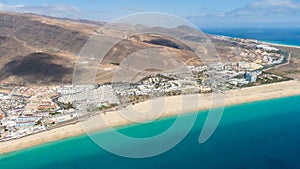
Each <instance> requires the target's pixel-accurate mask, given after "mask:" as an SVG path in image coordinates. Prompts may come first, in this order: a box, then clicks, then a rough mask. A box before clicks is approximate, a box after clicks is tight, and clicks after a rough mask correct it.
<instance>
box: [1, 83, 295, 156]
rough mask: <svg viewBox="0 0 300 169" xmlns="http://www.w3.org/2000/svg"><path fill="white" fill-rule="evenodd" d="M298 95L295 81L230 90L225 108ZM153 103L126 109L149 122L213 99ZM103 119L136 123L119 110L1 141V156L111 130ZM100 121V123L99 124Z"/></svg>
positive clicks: (114, 123) (112, 123) (195, 108)
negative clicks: (160, 109) (156, 106)
mask: <svg viewBox="0 0 300 169" xmlns="http://www.w3.org/2000/svg"><path fill="white" fill-rule="evenodd" d="M294 95H300V81H296V80H291V81H286V82H279V83H273V84H267V85H261V86H254V87H248V88H242V89H237V90H230V91H227V92H226V93H225V97H226V98H225V102H224V104H225V106H231V105H238V104H243V103H247V102H254V101H261V100H268V99H274V98H281V97H288V96H294ZM183 97H185V99H186V101H187V102H185V103H184V109H182V107H181V103H182V102H181V101H182V98H183ZM195 97H198V98H199V99H200V102H199V103H201V104H195V102H192V101H191V100H193V99H194V98H195ZM189 99H190V100H189ZM151 101H152V102H153V103H158V104H159V103H164V105H163V106H164V109H163V112H162V114H157V110H155V109H154V110H153V112H150V113H149V112H147V110H149V109H150V108H151ZM151 101H149V100H148V101H145V102H141V103H138V104H136V105H134V106H132V107H131V106H130V107H127V108H126V109H127V110H129V111H130V110H134V109H135V110H137V111H140V112H142V113H141V114H139V115H137V116H134V119H135V120H136V121H149V120H153V119H156V118H164V117H169V116H175V115H178V114H183V113H191V112H196V111H201V110H207V109H209V108H210V107H211V103H212V96H211V94H197V95H185V96H171V97H165V98H155V99H153V100H151ZM162 101H163V102H162ZM189 103H190V104H189ZM143 113H147V116H145V115H143ZM99 116H101V118H103V119H104V120H105V121H106V122H107V123H108V124H109V125H110V126H114V127H116V126H122V125H128V124H132V122H131V121H129V120H127V119H125V118H124V117H123V116H122V115H120V114H119V111H111V112H107V113H106V114H99V115H96V116H92V117H90V118H89V119H87V120H84V121H82V122H80V123H76V124H71V125H67V126H64V127H60V128H55V129H53V130H49V131H44V132H41V133H37V134H34V135H30V136H27V137H23V138H20V139H17V140H11V141H7V142H1V143H0V154H5V153H9V152H13V151H17V150H21V149H25V148H29V147H32V146H37V145H40V144H44V143H49V142H53V141H57V140H61V139H65V138H69V137H73V136H78V135H82V134H84V133H85V131H89V132H90V131H101V130H103V129H105V128H107V126H106V124H105V123H99V121H97V120H99ZM96 121H97V122H98V123H95V122H96ZM95 124H98V125H95ZM83 126H84V128H83Z"/></svg>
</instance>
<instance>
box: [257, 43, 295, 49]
mask: <svg viewBox="0 0 300 169" xmlns="http://www.w3.org/2000/svg"><path fill="white" fill-rule="evenodd" d="M259 42H261V43H263V44H266V45H272V46H278V47H287V48H297V49H300V46H295V45H287V44H280V43H273V42H265V41H259Z"/></svg>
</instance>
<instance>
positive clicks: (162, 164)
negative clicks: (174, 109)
mask: <svg viewBox="0 0 300 169" xmlns="http://www.w3.org/2000/svg"><path fill="white" fill-rule="evenodd" d="M299 103H300V96H294V97H287V98H281V99H274V100H267V101H260V102H253V103H247V104H242V105H237V106H231V107H227V108H226V109H225V111H224V115H223V118H222V121H221V123H220V125H219V127H218V128H217V130H216V132H215V133H214V135H213V136H212V137H211V138H210V139H209V140H208V141H207V142H205V143H204V144H199V143H198V137H199V133H200V130H201V128H202V126H203V123H204V120H205V118H206V116H207V112H204V113H200V114H199V115H198V118H197V121H196V124H195V125H194V127H193V128H192V130H191V132H190V133H189V134H188V136H187V137H186V138H185V139H184V140H183V141H182V142H181V143H180V144H178V145H177V146H176V147H175V148H173V149H172V150H170V151H168V152H166V153H164V154H161V155H159V156H155V157H152V158H146V159H129V158H123V157H119V156H116V155H112V154H110V153H108V152H106V151H105V150H103V149H101V148H99V147H98V146H97V145H95V144H94V143H93V142H92V141H91V140H90V139H89V138H88V137H87V136H78V137H74V138H69V139H66V140H62V141H57V142H53V143H49V144H45V145H41V146H37V147H33V148H30V149H26V150H22V151H18V152H14V153H10V154H6V155H1V156H0V168H1V169H52V168H53V169H61V168H72V169H73V168H74V169H76V168H77V169H84V168H85V169H93V168H95V169H96V168H97V169H98V168H120V169H134V168H139V169H140V168H145V169H153V168H173V169H177V168H180V169H182V168H189V169H190V168H197V169H200V168H203V169H211V168H215V169H293V168H295V169H299V168H300V104H299ZM187 118H188V117H187ZM174 119H175V118H167V119H163V120H159V121H156V122H154V123H151V124H146V125H136V126H129V127H125V128H121V129H119V131H120V132H122V133H124V134H128V135H130V136H136V137H148V136H151V135H155V134H157V133H160V132H161V131H164V130H165V129H167V128H168V127H169V126H170V125H171V124H172V123H173V122H174ZM108 133H109V131H106V132H99V133H96V137H107V136H108V135H107V134H108ZM178 134H180V133H178ZM114 141H116V142H120V144H121V143H122V140H114ZM127 146H128V147H127V148H128V150H129V149H134V148H139V147H138V146H136V145H127ZM143 146H146V145H143Z"/></svg>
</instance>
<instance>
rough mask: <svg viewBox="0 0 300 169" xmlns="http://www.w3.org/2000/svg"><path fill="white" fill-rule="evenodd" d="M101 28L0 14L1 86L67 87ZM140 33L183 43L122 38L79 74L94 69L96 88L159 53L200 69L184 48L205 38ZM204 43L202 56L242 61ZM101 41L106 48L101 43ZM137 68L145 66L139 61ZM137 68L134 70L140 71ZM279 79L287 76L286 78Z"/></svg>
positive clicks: (220, 45) (218, 44)
mask: <svg viewBox="0 0 300 169" xmlns="http://www.w3.org/2000/svg"><path fill="white" fill-rule="evenodd" d="M104 24H105V23H103V22H95V21H87V20H71V19H65V18H64V19H60V18H52V17H46V16H39V15H35V14H17V13H4V12H0V59H1V62H0V84H22V85H29V84H36V85H39V84H48V85H49V84H62V83H64V84H66V83H71V82H72V77H73V72H74V65H75V62H76V60H77V58H78V55H79V53H80V51H81V50H82V48H83V47H84V45H85V44H86V42H87V41H88V40H89V38H90V37H92V36H93V35H94V34H95V33H97V34H101V29H105V28H103V25H104ZM119 26H121V27H122V26H124V25H119ZM130 26H131V27H130V29H134V26H132V25H130ZM140 27H142V28H143V29H144V31H145V32H162V33H163V34H164V33H165V34H172V35H175V36H176V37H180V39H181V40H184V43H183V42H182V41H179V40H178V39H176V38H172V37H169V36H165V34H164V35H161V34H137V35H134V36H130V37H126V38H124V39H123V40H122V41H120V42H119V43H117V44H116V45H115V46H114V47H113V48H111V49H110V50H109V51H108V53H107V55H106V56H105V57H104V60H103V64H102V65H100V66H99V65H97V66H95V67H90V66H87V67H83V68H82V70H81V71H82V72H84V71H88V70H89V69H97V78H96V79H97V82H98V83H104V82H110V81H111V78H112V76H113V73H114V72H115V70H116V69H118V67H119V64H122V62H123V61H124V60H125V58H126V57H127V56H128V55H130V54H132V53H135V52H136V53H137V56H136V57H140V58H141V59H143V53H139V51H143V50H144V49H149V48H158V49H159V54H160V55H162V56H164V55H166V56H168V55H176V56H177V58H180V60H181V61H182V62H183V63H185V64H187V65H201V64H202V63H203V60H201V59H199V58H198V57H197V56H195V54H194V53H193V52H192V51H191V49H190V47H189V46H193V45H194V46H195V45H196V46H197V43H203V41H205V38H203V37H202V36H201V35H200V36H196V35H195V34H197V33H196V32H194V30H193V29H191V28H189V27H186V26H179V27H177V28H172V29H166V28H161V27H152V28H150V27H143V26H140ZM186 32H188V34H187V33H186ZM110 33H111V36H123V35H124V33H125V32H122V31H119V32H110ZM208 37H210V38H211V41H212V43H213V44H214V47H215V48H214V49H211V50H208V51H207V50H206V49H203V50H202V52H203V55H207V56H212V55H214V54H215V53H216V52H218V54H219V56H220V59H221V60H226V61H227V60H229V61H239V60H242V58H241V57H240V55H239V54H240V53H239V52H240V51H241V50H240V47H242V46H239V47H237V46H236V44H227V42H224V41H219V40H218V38H216V39H215V38H212V37H213V36H210V35H208ZM206 40H207V39H206ZM102 41H103V43H106V41H105V39H104V40H102ZM99 45H100V46H101V44H99ZM215 49H216V50H215ZM138 54H140V56H138ZM297 56H298V55H297ZM167 59H168V60H167ZM158 61H159V63H160V64H165V65H166V66H168V64H169V65H170V64H173V65H176V64H177V62H178V60H176V59H174V58H172V57H166V60H165V58H162V59H160V60H158ZM141 63H142V64H143V63H146V62H142V61H141ZM142 64H140V65H137V66H143V65H142ZM154 64H155V63H154ZM145 66H146V65H145ZM283 73H284V74H287V75H289V74H288V73H286V72H283Z"/></svg>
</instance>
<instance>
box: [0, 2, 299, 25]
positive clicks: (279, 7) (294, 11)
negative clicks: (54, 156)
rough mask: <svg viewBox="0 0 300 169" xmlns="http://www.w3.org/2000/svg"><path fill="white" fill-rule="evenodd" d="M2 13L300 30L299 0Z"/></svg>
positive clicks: (23, 8) (6, 6)
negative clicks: (160, 18)
mask: <svg viewBox="0 0 300 169" xmlns="http://www.w3.org/2000/svg"><path fill="white" fill-rule="evenodd" d="M0 11H12V12H32V13H37V14H43V15H49V16H55V17H67V18H73V19H79V18H81V19H91V20H100V21H107V22H109V21H113V20H115V19H117V18H119V17H122V16H126V15H129V14H133V13H137V12H164V13H170V14H173V15H177V16H179V17H183V18H185V19H187V20H189V21H191V22H192V23H194V24H195V25H197V26H199V27H267V26H269V27H282V26H287V27H292V26H293V27H300V19H299V18H300V0H237V1H233V0H147V1H143V0H22V1H21V0H14V1H10V0H0Z"/></svg>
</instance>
